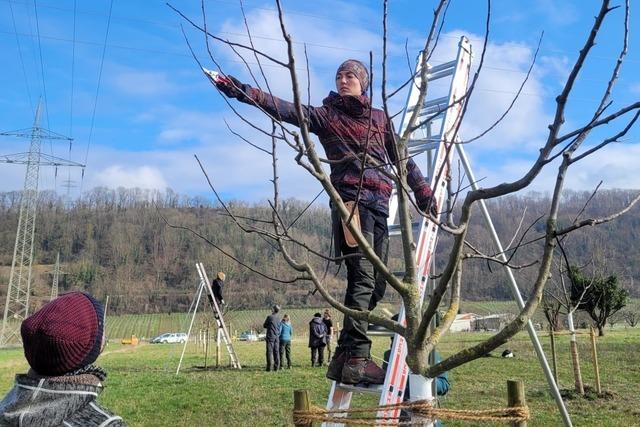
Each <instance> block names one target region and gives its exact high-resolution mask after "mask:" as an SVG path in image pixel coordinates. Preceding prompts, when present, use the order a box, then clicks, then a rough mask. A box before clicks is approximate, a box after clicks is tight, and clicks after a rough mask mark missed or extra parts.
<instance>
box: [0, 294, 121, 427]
mask: <svg viewBox="0 0 640 427" xmlns="http://www.w3.org/2000/svg"><path fill="white" fill-rule="evenodd" d="M20 335H21V336H22V347H23V349H24V356H25V358H26V359H27V362H28V363H29V366H30V367H31V369H29V371H28V372H27V373H26V374H19V375H16V382H15V385H14V387H13V388H12V389H11V391H9V393H8V394H7V395H6V396H5V397H4V399H2V401H1V402H0V426H38V427H48V426H52V427H53V426H109V427H119V426H124V425H125V423H124V421H123V420H122V417H119V416H117V415H114V414H112V413H111V412H109V411H108V410H106V409H105V408H103V407H102V406H100V405H99V404H98V402H97V401H96V399H97V397H98V395H99V394H100V393H102V391H103V390H104V385H103V383H104V380H105V379H106V377H107V373H106V372H105V371H104V370H103V369H102V368H99V367H97V366H95V365H94V364H93V363H94V362H95V361H96V359H97V358H98V355H100V353H101V352H102V350H103V349H104V345H105V342H106V340H105V339H104V310H103V308H102V304H100V302H98V301H97V300H96V299H94V298H93V297H92V296H91V295H89V294H86V293H82V292H71V293H68V294H64V295H62V296H60V297H58V298H56V299H54V300H53V301H51V302H49V303H47V304H45V305H44V306H43V307H42V308H41V309H40V310H38V311H37V312H35V313H34V314H32V315H31V316H29V317H27V318H26V319H25V320H24V321H23V322H22V325H21V327H20Z"/></svg>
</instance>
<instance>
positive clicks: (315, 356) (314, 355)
mask: <svg viewBox="0 0 640 427" xmlns="http://www.w3.org/2000/svg"><path fill="white" fill-rule="evenodd" d="M323 363H324V346H322V347H311V366H322V364H323Z"/></svg>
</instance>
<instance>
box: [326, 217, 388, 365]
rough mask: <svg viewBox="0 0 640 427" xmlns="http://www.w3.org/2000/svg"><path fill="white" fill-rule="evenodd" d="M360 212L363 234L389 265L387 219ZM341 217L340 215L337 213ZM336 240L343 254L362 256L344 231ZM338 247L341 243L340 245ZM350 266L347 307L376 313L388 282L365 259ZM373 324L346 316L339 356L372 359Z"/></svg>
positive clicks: (348, 262)
mask: <svg viewBox="0 0 640 427" xmlns="http://www.w3.org/2000/svg"><path fill="white" fill-rule="evenodd" d="M358 209H359V212H360V228H361V230H362V234H363V235H364V237H365V238H366V239H367V241H368V242H369V244H370V245H372V246H373V249H374V251H375V253H376V254H377V255H378V256H379V257H380V258H381V259H382V260H383V261H386V258H387V252H388V247H389V233H388V231H387V216H386V215H385V214H383V213H381V212H378V211H375V210H372V209H368V208H366V207H363V206H358ZM336 213H337V212H336ZM334 230H339V231H338V232H336V233H335V234H336V236H335V238H336V239H338V238H340V239H341V242H340V249H341V252H342V254H344V255H347V254H360V253H361V251H360V248H359V247H356V248H350V247H348V246H347V245H346V244H345V242H344V237H343V235H342V230H341V228H339V227H338V228H336V227H335V226H334ZM336 243H337V242H336ZM345 264H346V266H347V292H346V294H345V298H344V304H345V305H346V306H347V307H349V308H352V309H355V310H359V311H363V310H373V309H374V308H375V307H376V305H377V304H378V302H379V301H380V300H381V299H382V297H383V296H384V293H385V290H386V287H387V282H386V281H385V280H384V279H383V278H382V277H381V276H380V277H378V276H379V275H378V274H377V272H376V271H375V269H374V268H373V264H371V262H370V261H369V260H368V259H367V258H366V257H364V256H356V257H349V258H347V259H346V260H345ZM368 326H369V324H368V322H367V321H366V320H363V321H357V320H354V319H352V318H351V317H348V316H345V318H344V327H343V328H342V331H340V337H339V338H338V347H337V348H336V351H335V352H336V354H339V353H342V352H344V351H346V352H348V353H349V354H350V356H351V357H366V358H368V357H370V351H371V340H370V339H369V338H368V337H367V328H368Z"/></svg>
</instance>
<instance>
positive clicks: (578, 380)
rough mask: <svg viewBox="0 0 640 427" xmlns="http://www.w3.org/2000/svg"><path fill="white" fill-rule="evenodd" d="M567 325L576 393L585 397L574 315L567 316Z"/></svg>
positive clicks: (570, 313)
mask: <svg viewBox="0 0 640 427" xmlns="http://www.w3.org/2000/svg"><path fill="white" fill-rule="evenodd" d="M567 323H568V324H569V331H570V332H571V341H570V344H571V364H572V365H573V378H574V381H575V388H576V393H578V394H580V395H584V383H583V382H582V373H581V372H580V354H579V353H578V342H577V341H576V329H575V327H574V326H573V313H572V312H569V314H568V315H567Z"/></svg>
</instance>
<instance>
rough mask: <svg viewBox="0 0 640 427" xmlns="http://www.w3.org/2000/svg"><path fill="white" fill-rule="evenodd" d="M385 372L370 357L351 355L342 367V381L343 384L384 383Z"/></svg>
mask: <svg viewBox="0 0 640 427" xmlns="http://www.w3.org/2000/svg"><path fill="white" fill-rule="evenodd" d="M386 374H387V373H386V372H385V371H384V370H383V369H381V368H380V367H379V366H378V365H376V364H375V362H374V361H373V360H371V359H365V358H363V357H352V358H351V359H349V360H347V361H346V362H345V364H344V367H343V368H342V382H343V383H345V384H358V383H368V384H384V377H385V376H386Z"/></svg>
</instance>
